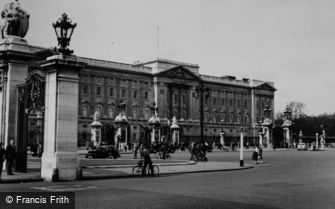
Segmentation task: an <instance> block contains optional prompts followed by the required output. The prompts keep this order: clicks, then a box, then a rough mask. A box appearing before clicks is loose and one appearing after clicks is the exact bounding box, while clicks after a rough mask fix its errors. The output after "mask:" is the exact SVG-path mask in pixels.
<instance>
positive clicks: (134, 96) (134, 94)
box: [133, 90, 137, 99]
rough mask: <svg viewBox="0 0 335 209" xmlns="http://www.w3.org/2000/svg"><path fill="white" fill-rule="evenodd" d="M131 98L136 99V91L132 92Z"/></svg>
mask: <svg viewBox="0 0 335 209" xmlns="http://www.w3.org/2000/svg"><path fill="white" fill-rule="evenodd" d="M133 98H134V99H137V90H134V91H133Z"/></svg>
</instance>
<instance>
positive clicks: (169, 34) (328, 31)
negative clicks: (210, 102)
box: [1, 0, 335, 115]
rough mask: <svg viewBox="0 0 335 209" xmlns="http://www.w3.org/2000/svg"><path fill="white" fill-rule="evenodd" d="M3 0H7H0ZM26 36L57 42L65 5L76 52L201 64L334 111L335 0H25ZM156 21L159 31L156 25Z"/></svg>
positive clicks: (281, 103) (279, 97) (279, 99)
mask: <svg viewBox="0 0 335 209" xmlns="http://www.w3.org/2000/svg"><path fill="white" fill-rule="evenodd" d="M1 2H3V3H2V4H3V5H4V3H8V2H10V0H1ZM20 3H21V6H22V7H23V8H24V9H25V10H26V11H28V12H29V13H30V14H31V17H30V29H29V31H28V34H27V36H26V39H27V41H28V43H29V44H32V45H39V46H44V47H51V46H56V44H57V43H56V38H55V34H54V31H53V28H52V26H51V24H52V23H53V22H55V21H56V20H57V19H58V18H59V17H60V16H61V14H62V13H63V12H66V13H67V14H68V15H69V17H70V18H71V19H72V20H73V22H76V23H77V24H78V26H77V28H76V30H75V32H74V35H73V39H72V41H71V45H70V48H71V49H74V51H75V54H76V55H78V56H84V57H92V58H98V59H105V60H110V61H117V62H125V63H133V62H134V61H135V60H140V61H147V60H151V59H154V58H155V57H156V56H157V34H159V57H161V58H166V59H172V60H176V61H183V62H189V63H195V64H199V66H200V73H201V74H209V75H214V76H222V75H233V76H236V77H237V78H238V79H242V78H250V79H260V80H265V81H272V82H274V83H275V87H276V88H277V91H276V93H275V107H274V108H275V111H276V112H277V111H279V110H284V108H285V105H286V104H287V103H288V102H290V101H298V102H302V103H305V104H306V112H307V113H308V114H314V115H317V114H320V113H334V112H335V95H334V94H333V90H334V89H335V77H334V75H335V73H334V71H335V1H334V0H244V1H242V0H241V1H240V0H164V1H163V0H96V1H92V0H80V1H79V0H57V1H55V0H20ZM157 27H159V32H158V33H157Z"/></svg>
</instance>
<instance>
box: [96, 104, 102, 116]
mask: <svg viewBox="0 0 335 209" xmlns="http://www.w3.org/2000/svg"><path fill="white" fill-rule="evenodd" d="M96 111H98V112H99V115H100V117H102V116H103V107H102V105H101V104H97V106H96Z"/></svg>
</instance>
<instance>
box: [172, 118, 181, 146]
mask: <svg viewBox="0 0 335 209" xmlns="http://www.w3.org/2000/svg"><path fill="white" fill-rule="evenodd" d="M171 129H172V143H173V144H174V143H179V126H178V124H177V118H176V116H173V118H172V125H171Z"/></svg>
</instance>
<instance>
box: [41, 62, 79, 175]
mask: <svg viewBox="0 0 335 209" xmlns="http://www.w3.org/2000/svg"><path fill="white" fill-rule="evenodd" d="M41 66H42V67H43V69H44V70H45V71H46V89H45V121H44V123H45V127H44V139H45V142H44V152H43V156H42V171H41V176H42V178H44V179H45V180H47V181H53V180H74V179H76V176H77V170H78V168H79V161H78V151H77V141H78V139H77V138H78V133H77V132H78V96H79V70H80V69H81V68H82V67H84V66H85V64H84V63H81V62H78V61H77V60H76V58H75V57H72V56H63V55H55V56H52V57H49V58H48V59H47V60H46V61H44V62H43V63H41Z"/></svg>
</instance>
